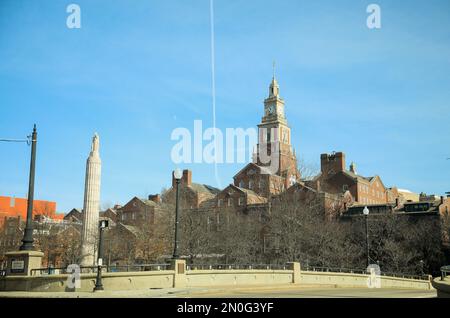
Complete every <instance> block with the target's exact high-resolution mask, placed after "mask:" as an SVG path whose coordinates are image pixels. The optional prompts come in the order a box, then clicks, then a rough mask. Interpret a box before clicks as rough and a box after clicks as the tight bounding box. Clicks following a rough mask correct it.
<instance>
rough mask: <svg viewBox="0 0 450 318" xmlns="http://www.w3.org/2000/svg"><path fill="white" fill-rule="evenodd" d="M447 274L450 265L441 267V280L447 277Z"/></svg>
mask: <svg viewBox="0 0 450 318" xmlns="http://www.w3.org/2000/svg"><path fill="white" fill-rule="evenodd" d="M447 274H450V265H446V266H442V267H441V280H444V279H445V278H446V277H447Z"/></svg>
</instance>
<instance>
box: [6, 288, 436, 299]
mask: <svg viewBox="0 0 450 318" xmlns="http://www.w3.org/2000/svg"><path fill="white" fill-rule="evenodd" d="M5 297H6V298H17V297H20V298H22V297H25V298H161V297H163V298H430V297H436V290H413V289H393V288H372V289H370V288H335V287H332V286H321V287H318V286H310V287H308V286H303V287H297V286H286V285H284V286H272V287H250V286H248V287H240V288H229V287H214V288H185V289H180V288H178V289H176V288H168V289H149V290H132V291H107V290H106V291H104V292H100V293H92V292H59V293H58V292H0V298H5Z"/></svg>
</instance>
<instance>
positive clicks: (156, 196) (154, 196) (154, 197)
mask: <svg viewBox="0 0 450 318" xmlns="http://www.w3.org/2000/svg"><path fill="white" fill-rule="evenodd" d="M148 199H149V200H150V201H153V202H155V203H160V202H161V197H160V195H159V194H150V195H149V196H148Z"/></svg>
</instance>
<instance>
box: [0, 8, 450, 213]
mask: <svg viewBox="0 0 450 318" xmlns="http://www.w3.org/2000/svg"><path fill="white" fill-rule="evenodd" d="M73 2H74V3H77V4H79V5H80V7H81V26H82V27H81V29H68V28H67V27H66V18H67V16H68V13H66V7H67V5H68V4H70V3H71V2H70V1H62V0H59V1H31V0H29V1H22V0H2V1H1V2H0V138H5V137H9V138H22V137H25V136H26V135H27V134H29V132H30V131H31V129H32V125H33V123H36V124H37V125H38V132H39V143H38V159H37V174H36V193H35V197H36V198H37V199H45V200H54V201H57V204H58V210H59V211H61V212H67V211H68V210H69V209H71V208H72V207H79V208H81V207H82V201H83V191H84V174H85V160H86V157H87V155H88V152H89V148H90V142H91V137H92V135H93V133H94V132H98V133H99V135H100V140H101V157H102V161H103V171H102V190H101V196H102V202H103V204H114V203H121V204H123V203H126V202H127V201H128V200H129V199H131V198H132V197H133V196H135V195H137V196H146V195H148V194H149V193H157V192H159V191H160V190H161V188H162V187H167V186H170V182H171V175H170V174H171V170H172V169H173V168H174V166H175V165H174V164H173V163H172V162H171V159H170V151H171V148H172V146H173V145H174V144H175V142H174V141H171V140H170V134H171V132H172V130H173V129H174V128H176V127H187V128H191V129H192V127H193V121H194V120H195V119H202V120H203V122H204V126H211V125H212V97H211V50H210V46H211V42H210V15H209V1H208V0H190V1H182V0H178V1H171V0H164V1H148V0H146V1H144V0H135V1H106V0H102V1H100V0H96V1H92V0H89V1H87V0H83V1H82V0H77V1H73ZM372 2H375V0H374V1H354V0H352V1H334V0H329V1H298V0H293V1H273V0H271V1H256V0H255V1H247V0H246V1H244V0H241V1H237V0H234V1H225V0H216V1H215V31H216V32H215V40H216V43H215V44H216V45H215V52H216V93H217V100H216V102H217V126H218V127H219V128H221V129H223V130H224V129H225V128H227V127H243V128H248V127H254V126H256V124H258V123H259V121H260V119H261V116H262V114H263V104H262V101H263V99H264V98H265V97H266V95H267V92H268V85H269V83H270V80H271V76H272V60H274V59H275V60H276V61H277V78H278V81H279V84H280V89H281V95H282V97H283V98H284V99H285V101H286V112H287V116H288V120H289V123H290V125H291V128H292V142H293V145H294V147H295V148H296V150H297V154H298V156H299V157H300V158H301V159H303V160H304V161H305V162H306V163H307V164H309V165H314V166H316V168H318V167H319V157H320V154H321V153H323V152H331V151H333V150H336V151H344V152H345V153H346V154H347V163H348V164H349V163H350V161H354V162H356V164H357V166H358V171H359V173H360V174H362V175H374V174H378V175H380V176H381V178H382V180H383V181H384V183H385V184H386V185H387V186H393V185H396V186H398V187H400V188H407V189H410V190H412V191H415V192H420V191H425V192H427V193H436V194H442V193H444V192H445V191H450V160H446V158H447V157H450V142H449V137H450V101H449V97H450V2H449V1H447V0H442V1H437V0H431V1H430V0H423V1H408V2H403V1H402V2H401V1H376V2H375V3H377V4H379V5H380V7H381V18H382V28H381V29H380V30H370V29H368V28H367V27H366V18H367V16H368V14H367V13H366V7H367V5H368V4H370V3H372ZM242 166H243V164H221V165H219V175H220V180H221V183H222V186H225V185H226V184H228V183H231V182H232V176H233V175H234V173H236V172H237V171H238V170H239V169H240V168H242ZM28 167H29V147H27V146H25V145H24V144H11V143H0V195H15V196H17V197H23V196H25V194H26V192H27V184H28ZM183 167H188V168H190V169H192V170H193V178H194V181H195V182H201V183H207V184H211V185H213V186H214V185H215V186H217V184H216V180H215V178H214V165H211V164H191V165H186V166H183Z"/></svg>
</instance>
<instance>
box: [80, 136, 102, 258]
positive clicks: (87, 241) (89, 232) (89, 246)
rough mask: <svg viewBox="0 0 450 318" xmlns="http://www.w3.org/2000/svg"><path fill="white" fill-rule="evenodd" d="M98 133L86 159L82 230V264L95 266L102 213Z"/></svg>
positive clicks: (93, 139)
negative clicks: (99, 222)
mask: <svg viewBox="0 0 450 318" xmlns="http://www.w3.org/2000/svg"><path fill="white" fill-rule="evenodd" d="M99 147H100V141H99V137H98V134H97V133H95V134H94V137H93V138H92V146H91V152H90V154H89V157H88V158H87V161H86V179H85V185H84V204H83V228H82V231H81V266H94V265H96V263H97V257H96V255H97V238H98V234H99V228H98V221H99V213H100V175H101V168H102V161H101V160H100V154H99Z"/></svg>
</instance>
